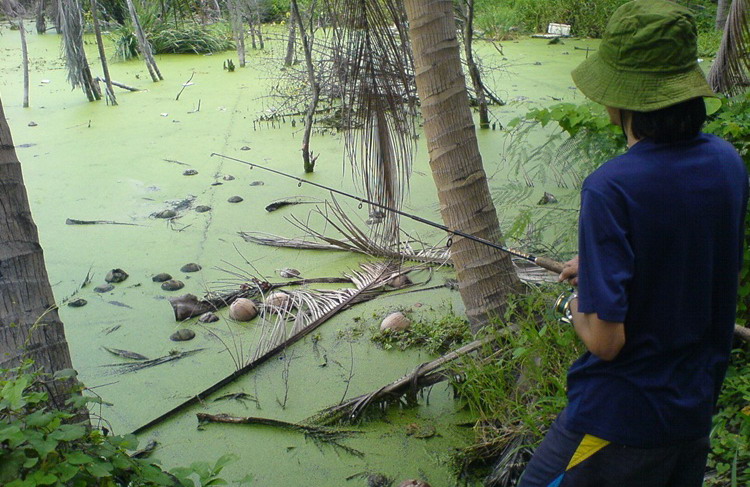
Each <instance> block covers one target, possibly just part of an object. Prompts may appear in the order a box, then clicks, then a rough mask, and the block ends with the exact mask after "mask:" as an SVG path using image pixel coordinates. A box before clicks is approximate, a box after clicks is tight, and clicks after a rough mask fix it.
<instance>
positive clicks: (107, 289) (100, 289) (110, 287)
mask: <svg viewBox="0 0 750 487" xmlns="http://www.w3.org/2000/svg"><path fill="white" fill-rule="evenodd" d="M114 288H115V287H114V286H113V285H112V284H110V283H107V284H101V285H99V286H96V287H95V288H94V292H95V293H108V292H110V291H111V290H113V289H114Z"/></svg>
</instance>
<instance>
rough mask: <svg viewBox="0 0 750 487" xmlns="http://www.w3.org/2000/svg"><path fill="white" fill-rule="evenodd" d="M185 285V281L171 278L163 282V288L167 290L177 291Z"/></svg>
mask: <svg viewBox="0 0 750 487" xmlns="http://www.w3.org/2000/svg"><path fill="white" fill-rule="evenodd" d="M183 287H185V283H184V282H182V281H178V280H177V279H170V280H168V281H164V282H162V283H161V288H162V289H164V290H165V291H177V290H179V289H182V288H183Z"/></svg>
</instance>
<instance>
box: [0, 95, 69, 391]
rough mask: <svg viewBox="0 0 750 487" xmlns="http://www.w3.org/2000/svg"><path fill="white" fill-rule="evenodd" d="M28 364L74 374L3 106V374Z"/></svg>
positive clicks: (0, 264) (0, 352)
mask: <svg viewBox="0 0 750 487" xmlns="http://www.w3.org/2000/svg"><path fill="white" fill-rule="evenodd" d="M26 358H31V359H33V360H34V363H35V364H36V366H38V367H40V368H42V369H44V370H45V371H47V372H55V371H58V370H62V369H69V368H71V361H70V352H69V351H68V343H67V341H66V340H65V331H64V330H63V324H62V321H60V317H59V316H58V314H57V308H56V307H55V298H54V296H53V295H52V288H51V287H50V284H49V278H48V277H47V270H46V268H45V266H44V255H43V253H42V247H41V246H40V245H39V236H38V234H37V230H36V225H34V220H33V218H32V216H31V210H30V208H29V200H28V197H27V195H26V188H25V187H24V182H23V175H22V173H21V164H20V162H19V161H18V157H17V156H16V151H15V148H14V146H13V139H12V138H11V133H10V128H9V126H8V123H7V121H6V119H5V113H4V112H3V106H2V102H1V101H0V369H7V368H11V367H14V366H17V365H19V364H20V363H21V362H22V361H23V360H24V359H26ZM50 386H51V388H52V389H51V400H52V401H53V402H54V403H55V404H56V405H57V406H62V405H63V403H64V400H65V398H66V396H67V395H68V391H66V390H65V387H63V384H54V383H53V384H51V385H50Z"/></svg>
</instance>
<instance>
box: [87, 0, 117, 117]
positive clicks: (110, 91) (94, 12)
mask: <svg viewBox="0 0 750 487" xmlns="http://www.w3.org/2000/svg"><path fill="white" fill-rule="evenodd" d="M98 10H99V6H98V5H97V4H96V0H91V20H92V23H93V24H94V34H95V35H96V45H97V47H98V48H99V60H100V61H101V63H102V71H103V72H104V83H105V86H106V93H107V100H109V102H110V103H112V105H117V97H116V96H115V89H114V88H113V87H112V77H111V76H110V75H109V65H108V64H107V54H106V52H105V51H104V40H103V39H102V30H101V28H100V27H99V13H98Z"/></svg>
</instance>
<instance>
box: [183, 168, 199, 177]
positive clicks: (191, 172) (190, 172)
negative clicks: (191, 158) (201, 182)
mask: <svg viewBox="0 0 750 487" xmlns="http://www.w3.org/2000/svg"><path fill="white" fill-rule="evenodd" d="M196 174H198V171H196V170H195V169H185V172H183V173H182V175H183V176H195V175H196Z"/></svg>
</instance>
